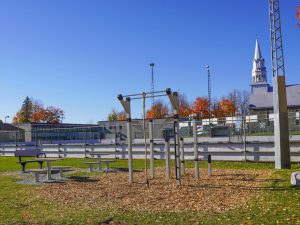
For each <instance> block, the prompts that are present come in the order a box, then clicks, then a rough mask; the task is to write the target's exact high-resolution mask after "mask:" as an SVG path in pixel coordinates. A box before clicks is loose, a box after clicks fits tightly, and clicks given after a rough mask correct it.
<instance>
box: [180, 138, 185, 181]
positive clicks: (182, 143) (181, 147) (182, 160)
mask: <svg viewBox="0 0 300 225" xmlns="http://www.w3.org/2000/svg"><path fill="white" fill-rule="evenodd" d="M180 149H181V151H180V160H181V175H182V176H183V175H184V173H185V165H184V163H185V161H184V141H183V138H180Z"/></svg>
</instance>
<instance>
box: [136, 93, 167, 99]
mask: <svg viewBox="0 0 300 225" xmlns="http://www.w3.org/2000/svg"><path fill="white" fill-rule="evenodd" d="M163 96H167V95H166V94H165V95H154V96H153V97H154V98H157V97H163ZM145 98H152V96H146V97H145ZM136 99H143V97H135V98H130V100H136Z"/></svg>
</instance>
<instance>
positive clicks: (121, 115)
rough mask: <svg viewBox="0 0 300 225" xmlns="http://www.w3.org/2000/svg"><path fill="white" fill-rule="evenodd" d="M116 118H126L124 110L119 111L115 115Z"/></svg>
mask: <svg viewBox="0 0 300 225" xmlns="http://www.w3.org/2000/svg"><path fill="white" fill-rule="evenodd" d="M117 120H126V112H125V111H121V112H119V113H118V115H117Z"/></svg>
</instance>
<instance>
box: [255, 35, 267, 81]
mask: <svg viewBox="0 0 300 225" xmlns="http://www.w3.org/2000/svg"><path fill="white" fill-rule="evenodd" d="M267 83H268V81H267V70H266V67H265V60H264V58H263V57H262V54H261V52H260V47H259V43H258V40H257V38H256V44H255V53H254V59H253V67H252V85H256V84H267Z"/></svg>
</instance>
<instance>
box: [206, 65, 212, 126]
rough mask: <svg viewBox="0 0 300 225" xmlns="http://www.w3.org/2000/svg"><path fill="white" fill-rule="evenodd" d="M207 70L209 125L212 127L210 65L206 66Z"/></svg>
mask: <svg viewBox="0 0 300 225" xmlns="http://www.w3.org/2000/svg"><path fill="white" fill-rule="evenodd" d="M206 69H207V92H208V93H207V94H208V123H209V126H210V117H211V112H210V111H211V110H210V109H211V107H210V105H211V82H210V68H209V65H207V66H206Z"/></svg>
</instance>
